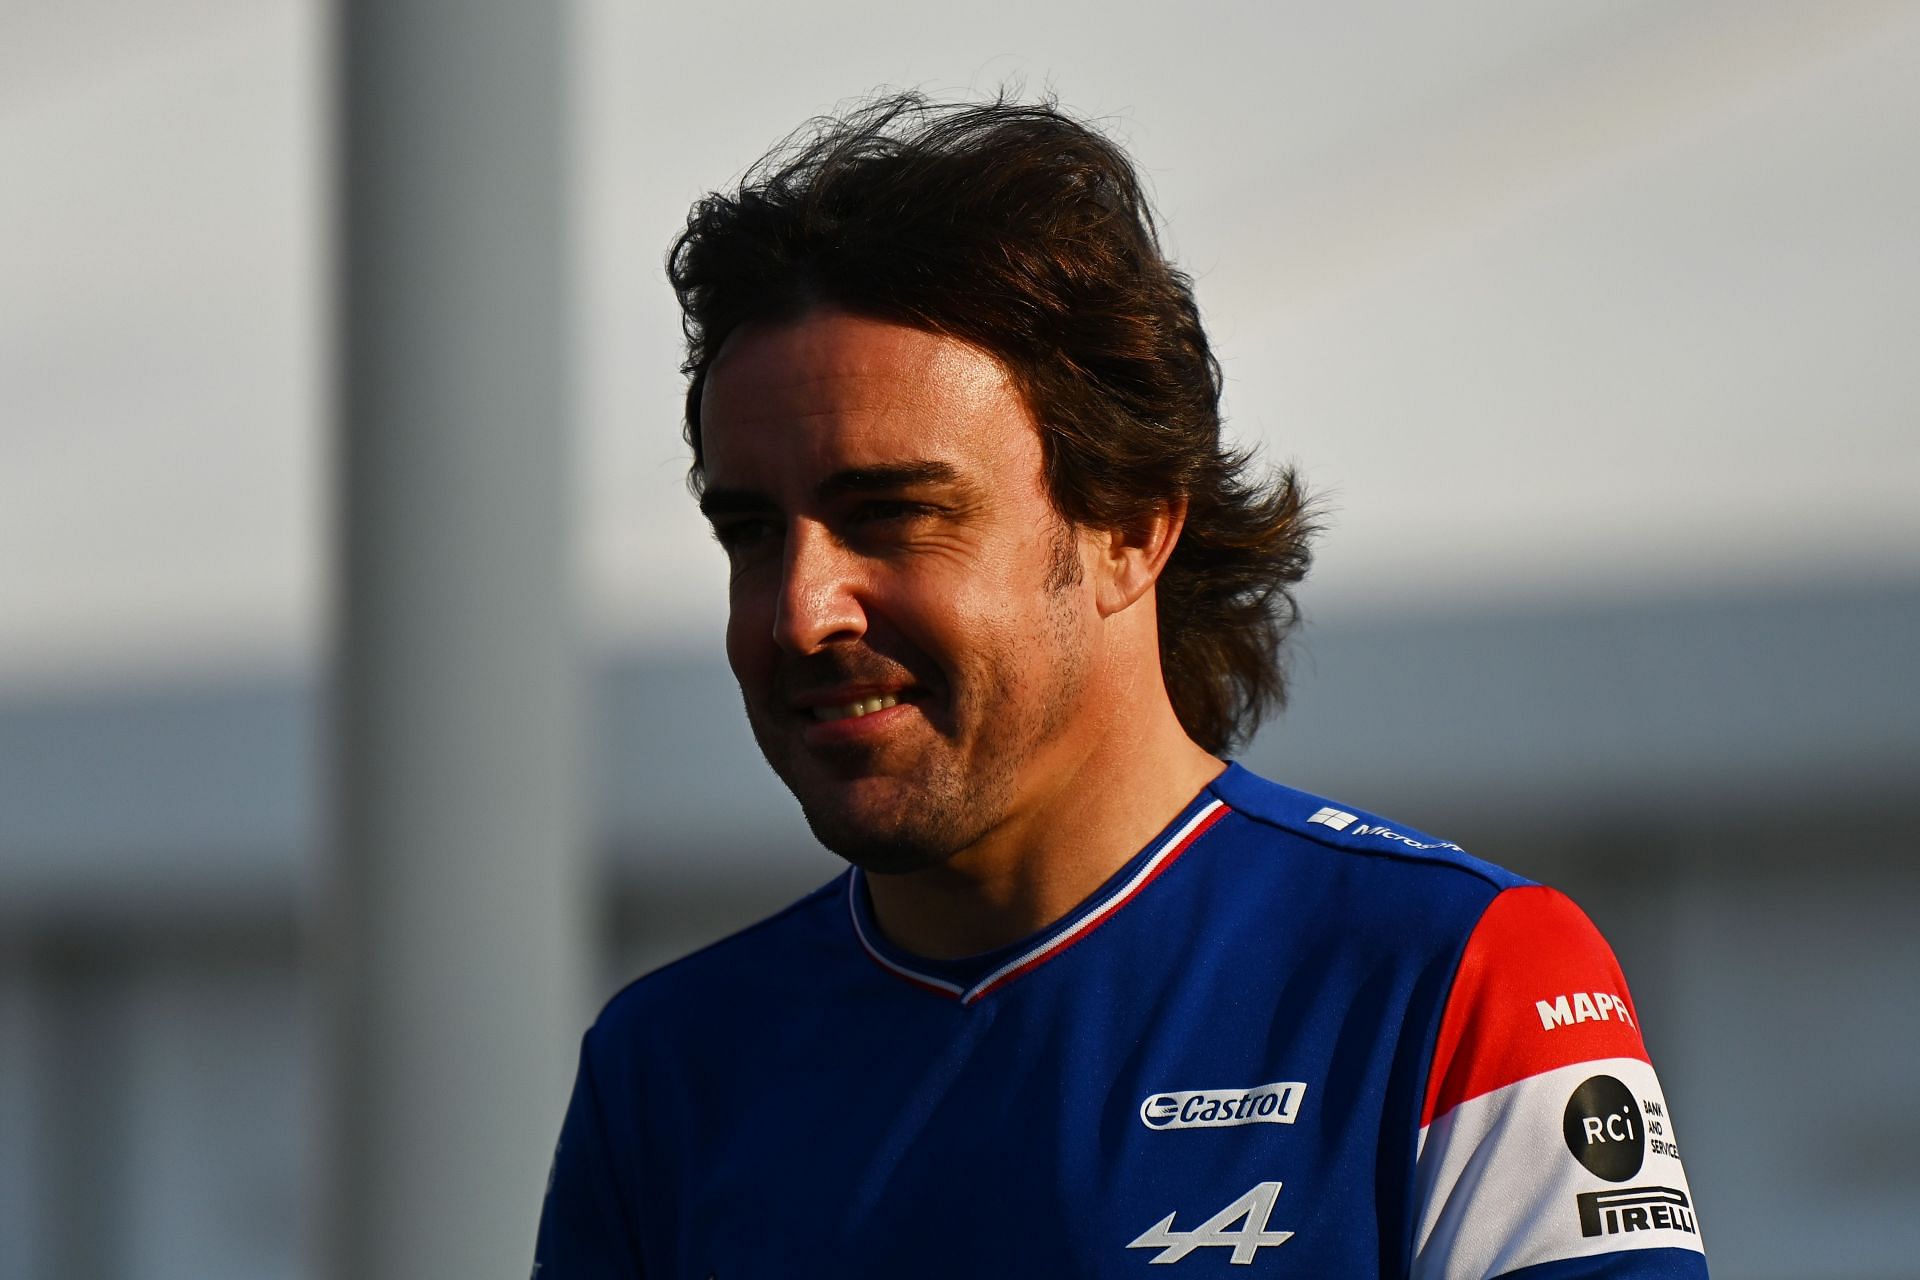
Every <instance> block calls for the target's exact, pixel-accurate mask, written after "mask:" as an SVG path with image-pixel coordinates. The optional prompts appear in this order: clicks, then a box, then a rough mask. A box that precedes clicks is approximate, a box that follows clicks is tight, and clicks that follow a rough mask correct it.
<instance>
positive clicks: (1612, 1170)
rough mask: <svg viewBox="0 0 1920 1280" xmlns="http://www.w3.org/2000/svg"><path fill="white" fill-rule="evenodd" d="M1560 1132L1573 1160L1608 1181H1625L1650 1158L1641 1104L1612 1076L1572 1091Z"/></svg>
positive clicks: (1589, 1082)
mask: <svg viewBox="0 0 1920 1280" xmlns="http://www.w3.org/2000/svg"><path fill="white" fill-rule="evenodd" d="M1560 1131H1561V1132H1562V1133H1563V1134H1565V1135H1566V1139H1567V1150H1569V1151H1571V1152H1573V1158H1574V1159H1575V1160H1578V1161H1579V1162H1580V1163H1581V1164H1583V1165H1585V1166H1586V1167H1587V1169H1588V1170H1589V1171H1590V1172H1591V1173H1593V1174H1594V1175H1595V1176H1597V1177H1601V1178H1605V1179H1606V1180H1607V1181H1608V1182H1625V1181H1626V1180H1627V1179H1628V1178H1631V1177H1632V1176H1633V1175H1634V1174H1636V1173H1638V1172H1640V1165H1641V1164H1642V1163H1643V1162H1644V1161H1645V1160H1646V1158H1647V1131H1646V1128H1645V1126H1643V1125H1642V1124H1641V1122H1640V1103H1639V1101H1638V1099H1636V1098H1635V1097H1634V1096H1633V1090H1631V1089H1629V1088H1627V1086H1625V1085H1624V1084H1621V1083H1620V1082H1619V1081H1618V1080H1615V1079H1614V1078H1613V1077H1612V1076H1594V1077H1593V1078H1592V1079H1590V1080H1588V1081H1587V1082H1586V1083H1584V1084H1582V1085H1581V1086H1580V1087H1579V1088H1578V1089H1575V1090H1574V1091H1573V1096H1572V1097H1571V1098H1568V1099H1567V1115H1566V1119H1565V1120H1564V1121H1562V1122H1561V1125H1560Z"/></svg>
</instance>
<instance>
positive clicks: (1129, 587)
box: [1093, 496, 1187, 618]
mask: <svg viewBox="0 0 1920 1280" xmlns="http://www.w3.org/2000/svg"><path fill="white" fill-rule="evenodd" d="M1186 523H1187V500H1186V498H1185V497H1184V496H1181V497H1174V498H1169V499H1167V500H1166V501H1165V502H1163V503H1161V504H1160V505H1159V506H1157V507H1155V508H1153V509H1152V510H1151V511H1149V512H1147V514H1145V515H1144V516H1142V517H1141V518H1140V519H1139V520H1137V521H1135V522H1134V523H1133V524H1131V525H1127V526H1124V527H1122V528H1117V529H1107V530H1102V531H1099V532H1097V533H1095V534H1094V535H1093V536H1094V537H1095V538H1096V539H1098V551H1097V553H1096V563H1095V566H1094V575H1095V579H1096V581H1095V603H1096V604H1097V606H1098V607H1099V610H1100V616H1101V617H1103V618H1105V617H1111V616H1112V615H1114V614H1116V613H1119V612H1120V611H1121V610H1123V609H1127V608H1131V607H1132V606H1133V604H1134V602H1135V601H1137V600H1139V599H1140V597H1141V596H1144V595H1146V594H1147V591H1148V589H1149V588H1150V587H1152V586H1153V584H1154V583H1155V582H1156V581H1158V580H1159V577H1160V571H1161V570H1162V569H1164V568H1166V567H1167V560H1168V559H1169V558H1170V557H1171V556H1172V555H1173V547H1174V544H1175V543H1177V542H1178V541H1180V530H1181V529H1182V528H1184V527H1185V525H1186Z"/></svg>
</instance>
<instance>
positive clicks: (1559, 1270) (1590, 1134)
mask: <svg viewBox="0 0 1920 1280" xmlns="http://www.w3.org/2000/svg"><path fill="white" fill-rule="evenodd" d="M1420 1123H1421V1128H1420V1136H1419V1146H1418V1155H1417V1157H1416V1161H1415V1170H1414V1194H1415V1233H1414V1248H1413V1267H1412V1275H1413V1277H1414V1280H1485V1278H1486V1277H1492V1276H1524V1277H1527V1278H1528V1280H1575V1278H1576V1277H1578V1278H1581V1280H1586V1278H1589V1277H1591V1278H1593V1280H1600V1278H1602V1277H1609V1278H1611V1277H1655V1276H1658V1277H1685V1278H1686V1280H1698V1278H1701V1277H1704V1276H1705V1275H1706V1274H1707V1269H1706V1257H1705V1254H1704V1252H1703V1251H1702V1249H1701V1244H1700V1227H1699V1221H1698V1218H1697V1216H1696V1213H1695V1210H1694V1203H1693V1194H1692V1191H1691V1189H1690V1188H1689V1187H1688V1185H1687V1176H1686V1171H1685V1169H1684V1168H1683V1167H1682V1165H1681V1163H1680V1149H1679V1144H1678V1141H1677V1139H1676V1137H1675V1135H1674V1130H1673V1117H1672V1115H1671V1114H1670V1111H1669V1108H1668V1107H1667V1102H1666V1097H1665V1095H1664V1094H1663V1093H1662V1092H1661V1089H1660V1081H1659V1079H1658V1078H1657V1077H1656V1076H1655V1075H1654V1070H1653V1064H1652V1062H1651V1060H1650V1059H1649V1058H1648V1056H1647V1050H1646V1045H1645V1043H1644V1042H1643V1040H1642V1039H1641V1035H1640V1019H1639V1015H1638V1014H1637V1013H1636V1012H1635V1009H1634V1005H1633V998H1632V996H1631V995H1629V994H1628V992H1627V984H1626V980H1625V978H1624V977H1622V975H1621V973H1620V966H1619V964H1618V963H1617V962H1616V961H1615V960H1614V957H1613V952H1612V951H1611V950H1610V949H1609V948H1608V946H1607V944H1606V941H1605V940H1604V939H1603V938H1601V936H1600V934H1599V931H1598V930H1596V929H1595V928H1594V927H1593V924H1592V922H1591V921H1589V920H1588V919H1587V917H1586V916H1585V915H1584V914H1583V913H1582V912H1581V911H1580V909H1579V908H1578V907H1576V906H1575V905H1574V904H1573V903H1572V902H1571V901H1570V900H1568V899H1567V898H1566V897H1565V896H1564V895H1562V894H1560V893H1558V892H1556V891H1555V890H1552V889H1547V888H1543V887H1541V886H1538V885H1527V886H1522V887H1518V888H1512V889H1508V890H1506V891H1505V892H1503V893H1501V894H1500V895H1498V896H1497V897H1496V898H1495V899H1494V900H1493V902H1492V903H1491V904H1490V905H1489V906H1488V908H1487V910H1486V911H1485V913H1484V914H1483V915H1482V916H1481V918H1480V920H1479V922H1478V924H1477V925H1476V926H1475V928H1474V931H1473V935H1472V937H1471V938H1470V939H1469V940H1468V942H1467V946H1466V949H1465V951H1464V952H1463V953H1462V956H1461V959H1460V965H1459V969H1458V971H1457V972H1456V974H1455V976H1454V982H1453V987H1452V989H1451V991H1450V992H1449V994H1448V997H1447V1003H1446V1008H1445V1011H1444V1012H1443V1014H1442V1017H1441V1021H1440V1029H1439V1033H1438V1036H1437V1039H1436V1041H1435V1045H1434V1053H1433V1062H1432V1067H1431V1069H1430V1071H1429V1072H1428V1078H1427V1086H1426V1093H1425V1102H1424V1106H1423V1108H1422V1112H1421V1117H1420Z"/></svg>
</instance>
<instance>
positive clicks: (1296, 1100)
mask: <svg viewBox="0 0 1920 1280" xmlns="http://www.w3.org/2000/svg"><path fill="white" fill-rule="evenodd" d="M1306 1096H1307V1086H1306V1085H1305V1084H1303V1083H1301V1082H1300V1081H1298V1080H1289V1081H1284V1082H1277V1083H1274V1084H1263V1085H1256V1086H1254V1087H1253V1088H1251V1089H1193V1090H1188V1091H1185V1092H1177V1093H1152V1094H1148V1095H1147V1096H1146V1097H1144V1098H1142V1099H1141V1100H1140V1123H1141V1124H1144V1125H1145V1126H1147V1128H1149V1129H1226V1128H1230V1127H1232V1126H1233V1125H1241V1124H1292V1123H1293V1121H1294V1118H1295V1117H1296V1116H1298V1115H1299V1114H1300V1100H1301V1099H1302V1098H1305V1097H1306Z"/></svg>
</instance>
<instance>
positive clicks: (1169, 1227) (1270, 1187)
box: [1127, 1182, 1293, 1267]
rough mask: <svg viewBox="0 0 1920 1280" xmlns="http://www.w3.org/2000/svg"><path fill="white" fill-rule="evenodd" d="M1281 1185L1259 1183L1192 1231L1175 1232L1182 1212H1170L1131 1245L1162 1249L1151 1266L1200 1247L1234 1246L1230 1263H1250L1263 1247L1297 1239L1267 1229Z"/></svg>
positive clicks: (1287, 1234) (1242, 1264) (1137, 1237)
mask: <svg viewBox="0 0 1920 1280" xmlns="http://www.w3.org/2000/svg"><path fill="white" fill-rule="evenodd" d="M1280 1186H1281V1184H1280V1183H1278V1182H1262V1183H1259V1184H1257V1185H1255V1186H1254V1187H1252V1188H1251V1189H1249V1190H1248V1191H1247V1193H1246V1194H1245V1195H1243V1196H1241V1197H1240V1198H1239V1199H1238V1200H1235V1201H1234V1202H1233V1203H1232V1204H1230V1205H1228V1206H1227V1207H1226V1208H1224V1209H1222V1210H1221V1211H1220V1212H1218V1213H1216V1214H1214V1215H1213V1216H1212V1217H1211V1218H1208V1219H1207V1220H1206V1221H1205V1222H1203V1223H1201V1224H1200V1225H1199V1226H1197V1227H1195V1228H1194V1229H1193V1230H1191V1231H1175V1230H1174V1229H1173V1220H1174V1219H1175V1218H1177V1217H1179V1216H1180V1215H1179V1213H1178V1212H1174V1213H1170V1214H1168V1215H1167V1216H1166V1217H1164V1218H1162V1219H1160V1221H1158V1222H1156V1223H1154V1224H1153V1225H1152V1226H1150V1227H1148V1228H1147V1229H1146V1230H1145V1231H1143V1232H1141V1233H1140V1234H1139V1235H1138V1236H1136V1237H1134V1239H1133V1241H1132V1242H1131V1243H1129V1244H1128V1245H1127V1248H1129V1249H1158V1250H1159V1251H1160V1252H1158V1253H1156V1254H1154V1255H1153V1256H1152V1257H1151V1258H1148V1259H1147V1265H1149V1266H1154V1265H1163V1266H1164V1265H1165V1264H1167V1263H1171V1262H1178V1261H1180V1260H1181V1259H1182V1258H1184V1257H1186V1256H1187V1255H1188V1254H1190V1253H1192V1252H1193V1251H1194V1250H1196V1249H1231V1250H1233V1253H1232V1255H1231V1256H1230V1257H1229V1258H1228V1259H1227V1261H1228V1263H1229V1264H1231V1265H1233V1266H1236V1267H1245V1266H1249V1265H1251V1264H1252V1263H1253V1261H1254V1259H1256V1258H1257V1257H1259V1256H1260V1251H1261V1250H1262V1249H1273V1248H1277V1247H1279V1246H1280V1245H1283V1244H1285V1243H1286V1242H1287V1241H1289V1240H1291V1239H1293V1232H1291V1231H1269V1230H1267V1220H1268V1219H1269V1218H1271V1217H1272V1216H1273V1202H1274V1200H1275V1199H1277V1198H1278V1197H1279V1195H1280Z"/></svg>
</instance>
